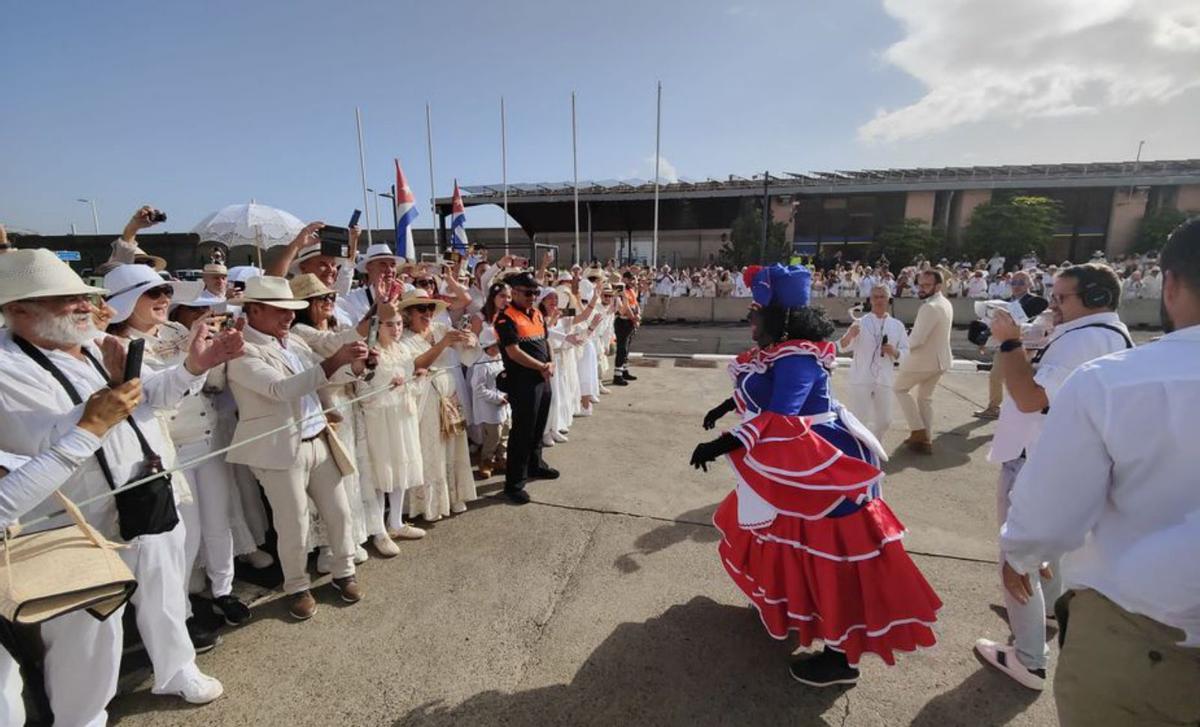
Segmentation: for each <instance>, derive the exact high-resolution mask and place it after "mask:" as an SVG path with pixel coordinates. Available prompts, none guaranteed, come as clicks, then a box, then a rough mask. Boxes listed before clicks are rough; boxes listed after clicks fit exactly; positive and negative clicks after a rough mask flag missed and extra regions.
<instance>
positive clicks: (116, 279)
mask: <svg viewBox="0 0 1200 727" xmlns="http://www.w3.org/2000/svg"><path fill="white" fill-rule="evenodd" d="M164 285H166V286H170V288H171V297H172V298H174V297H175V296H176V295H180V296H181V297H183V296H184V295H186V293H187V291H186V289H185V290H182V291H181V290H180V288H179V283H178V282H176V281H167V280H163V279H162V277H161V276H160V275H159V274H158V273H156V272H155V271H154V268H152V267H149V266H147V265H142V264H141V263H125V264H123V265H118V266H117V267H115V268H113V269H112V270H110V271H108V273H107V274H105V276H104V287H105V288H107V289H108V295H107V296H106V297H105V299H104V300H105V302H107V303H108V304H109V305H110V306H112V309H113V310H114V311H116V313H114V314H113V317H112V321H111V322H112V323H124V322H125V321H127V320H129V316H130V315H132V314H133V308H134V306H136V305H137V302H138V298H140V297H142V293H145V292H146V291H147V290H153V289H154V288H161V287H163V286H164ZM200 287H201V288H203V287H204V284H203V283H201V284H200ZM181 294H182V295H181Z"/></svg>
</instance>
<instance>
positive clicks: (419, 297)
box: [392, 288, 449, 311]
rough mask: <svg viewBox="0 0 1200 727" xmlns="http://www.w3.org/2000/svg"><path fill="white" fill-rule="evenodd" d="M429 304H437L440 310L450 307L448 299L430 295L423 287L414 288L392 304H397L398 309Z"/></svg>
mask: <svg viewBox="0 0 1200 727" xmlns="http://www.w3.org/2000/svg"><path fill="white" fill-rule="evenodd" d="M429 304H432V305H435V306H437V308H438V310H439V311H443V310H446V308H448V307H449V304H447V303H446V301H444V300H438V299H437V298H433V297H430V295H429V293H428V292H426V291H425V290H424V289H423V288H413V289H412V290H410V291H408V292H406V293H405V294H404V295H402V296H400V300H398V301H396V302H395V303H393V304H392V305H393V306H395V308H396V310H405V309H406V308H411V307H413V306H414V305H429Z"/></svg>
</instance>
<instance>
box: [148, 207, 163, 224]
mask: <svg viewBox="0 0 1200 727" xmlns="http://www.w3.org/2000/svg"><path fill="white" fill-rule="evenodd" d="M150 221H151V222H166V221H167V213H166V212H163V211H162V210H154V211H153V212H151V213H150Z"/></svg>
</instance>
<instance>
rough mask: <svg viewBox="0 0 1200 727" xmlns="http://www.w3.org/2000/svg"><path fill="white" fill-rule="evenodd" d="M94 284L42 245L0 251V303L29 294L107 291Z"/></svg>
mask: <svg viewBox="0 0 1200 727" xmlns="http://www.w3.org/2000/svg"><path fill="white" fill-rule="evenodd" d="M107 292H108V291H106V290H105V289H104V288H94V287H92V286H90V285H88V284H86V283H84V282H83V279H82V278H80V277H79V275H78V274H77V273H76V272H75V271H74V270H72V269H71V266H70V265H67V264H66V263H65V262H63V261H62V260H59V259H58V256H57V255H55V254H54V253H52V252H50V251H49V250H46V249H44V248H38V249H36V250H28V249H26V250H11V251H9V252H7V253H5V254H3V255H0V305H5V304H6V303H11V302H13V301H14V300H26V299H28V298H50V297H53V296H56V295H96V294H100V295H102V294H104V293H107Z"/></svg>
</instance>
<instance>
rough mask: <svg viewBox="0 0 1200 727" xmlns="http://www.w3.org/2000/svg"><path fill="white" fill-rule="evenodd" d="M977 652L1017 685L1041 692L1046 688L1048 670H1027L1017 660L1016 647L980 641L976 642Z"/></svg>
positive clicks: (986, 640)
mask: <svg viewBox="0 0 1200 727" xmlns="http://www.w3.org/2000/svg"><path fill="white" fill-rule="evenodd" d="M975 652H976V653H977V654H979V655H980V656H981V657H983V660H984V661H986V662H987V663H988V664H989V665H990V666H992V667H995V668H996V669H997V670H998V671H1000V672H1001V673H1003V674H1004V675H1006V676H1007V677H1009V678H1010V679H1012V680H1013V681H1014V682H1016V683H1017V684H1020V685H1021V686H1023V687H1028V688H1029V689H1033V690H1036V691H1039V692H1040V691H1042V690H1043V689H1045V688H1046V670H1045V669H1029V668H1026V667H1025V665H1024V664H1022V663H1021V661H1020V660H1019V659H1017V650H1016V648H1015V647H1012V646H1005V645H1004V644H997V643H996V642H995V641H991V640H989V639H979V640H978V641H976V642H975Z"/></svg>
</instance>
